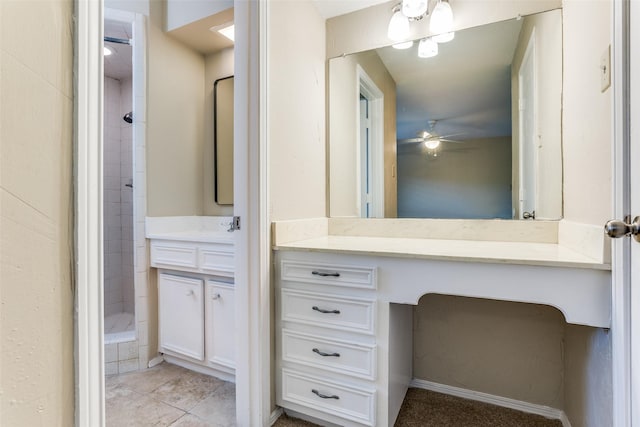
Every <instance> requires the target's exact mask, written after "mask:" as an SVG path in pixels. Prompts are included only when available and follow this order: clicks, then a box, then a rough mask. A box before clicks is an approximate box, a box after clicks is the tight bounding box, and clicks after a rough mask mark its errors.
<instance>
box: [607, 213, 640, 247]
mask: <svg viewBox="0 0 640 427" xmlns="http://www.w3.org/2000/svg"><path fill="white" fill-rule="evenodd" d="M627 221H628V219H627ZM604 232H605V233H607V236H609V237H611V238H613V239H617V238H619V237H624V236H628V235H632V236H633V238H634V239H636V241H637V242H640V216H637V217H635V218H634V219H633V222H632V223H631V224H629V223H627V222H625V221H620V220H617V219H612V220H610V221H607V223H606V224H605V225H604Z"/></svg>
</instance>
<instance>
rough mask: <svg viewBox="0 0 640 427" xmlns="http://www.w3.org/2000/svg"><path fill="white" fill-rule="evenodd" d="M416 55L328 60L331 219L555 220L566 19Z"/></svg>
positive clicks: (475, 31)
mask: <svg viewBox="0 0 640 427" xmlns="http://www.w3.org/2000/svg"><path fill="white" fill-rule="evenodd" d="M418 45H419V40H416V41H414V43H413V46H411V47H409V48H408V49H402V50H401V49H395V48H393V47H391V46H388V47H384V48H380V49H374V50H370V51H365V52H359V53H355V54H349V55H344V56H340V57H337V58H332V59H330V60H329V77H328V80H329V86H328V90H329V123H330V124H329V131H328V132H329V162H330V172H329V177H330V215H331V216H332V217H377V218H382V217H396V216H397V217H408V218H411V217H413V218H482V219H490V218H500V219H559V218H560V217H561V216H562V143H561V113H562V111H561V102H562V98H561V96H562V11H561V10H560V9H556V10H552V11H548V12H543V13H538V14H533V15H529V16H526V17H521V18H519V19H513V20H509V21H502V22H496V23H491V24H487V25H482V26H478V27H474V28H469V29H465V30H461V31H457V32H456V33H455V37H454V39H453V40H451V41H449V42H446V43H438V54H437V55H436V56H434V57H429V58H421V57H419V56H418ZM436 141H437V142H436ZM427 142H429V144H427Z"/></svg>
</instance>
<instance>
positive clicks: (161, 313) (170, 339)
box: [151, 239, 235, 380]
mask: <svg viewBox="0 0 640 427" xmlns="http://www.w3.org/2000/svg"><path fill="white" fill-rule="evenodd" d="M233 256H234V251H233V243H231V242H226V241H225V242H217V243H215V242H197V241H173V240H170V239H152V240H151V266H152V267H156V268H158V317H159V351H160V352H161V353H163V355H164V358H165V359H166V360H168V361H170V362H173V363H176V364H179V365H182V366H185V367H187V368H191V369H194V370H198V371H201V372H205V373H209V374H212V375H214V376H218V377H220V378H222V379H225V380H233V377H234V374H235V297H234V294H235V290H234V286H235V284H234V280H233V278H234V274H233V269H234V260H233Z"/></svg>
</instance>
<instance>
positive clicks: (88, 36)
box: [74, 0, 271, 427]
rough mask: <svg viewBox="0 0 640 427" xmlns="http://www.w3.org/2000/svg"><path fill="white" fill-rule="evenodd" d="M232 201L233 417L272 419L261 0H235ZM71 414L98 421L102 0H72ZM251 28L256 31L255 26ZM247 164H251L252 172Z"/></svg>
mask: <svg viewBox="0 0 640 427" xmlns="http://www.w3.org/2000/svg"><path fill="white" fill-rule="evenodd" d="M234 6H235V8H236V9H235V13H234V15H235V24H236V53H235V67H236V73H235V75H236V88H237V92H236V94H235V99H236V100H239V102H237V101H236V102H234V104H235V106H234V109H235V111H234V112H235V125H234V133H235V138H236V141H237V145H236V148H235V150H236V153H234V180H238V185H236V186H235V195H234V203H236V207H235V208H234V210H235V211H236V215H239V216H241V217H242V223H241V230H239V231H237V232H236V233H237V236H236V239H237V240H236V254H237V256H236V267H237V268H238V270H237V271H238V273H239V274H238V276H237V278H236V282H237V283H243V286H238V287H237V288H236V292H237V294H236V297H237V301H239V303H238V302H237V303H236V307H237V308H238V309H237V310H236V321H237V323H236V328H237V331H236V332H237V335H236V336H237V337H238V338H239V339H238V343H237V344H236V350H237V352H236V354H237V360H236V394H237V396H239V398H236V400H237V401H239V404H238V405H237V406H236V416H237V422H238V425H243V426H248V427H254V426H256V427H257V426H264V425H268V424H269V418H270V399H269V396H270V384H271V382H270V335H269V331H270V304H269V302H270V294H269V284H270V280H269V277H270V276H269V275H270V269H269V253H270V246H269V238H270V236H269V217H268V215H267V213H268V210H267V188H268V187H267V180H266V177H267V146H266V140H265V138H266V132H265V128H266V113H265V112H266V108H265V105H266V84H265V82H266V69H267V68H266V22H267V21H266V14H267V10H268V8H267V3H266V2H253V1H251V2H242V1H240V2H236V3H235V5H234ZM74 7H75V18H76V19H75V32H74V34H75V38H74V52H75V53H74V72H75V78H76V80H75V96H74V133H75V138H74V145H75V149H74V157H75V158H74V186H75V188H74V191H75V196H76V197H75V244H74V249H75V310H76V312H75V324H74V338H75V365H76V372H75V373H76V376H75V377H76V380H75V381H76V388H75V424H76V426H78V427H84V426H96V427H99V426H104V424H105V402H104V398H105V391H104V390H105V383H104V345H103V323H104V319H103V295H102V294H103V278H102V276H103V272H102V270H103V248H102V242H103V213H102V204H103V202H102V192H103V178H102V145H103V135H102V128H103V106H102V103H103V99H104V94H103V87H102V86H103V85H102V75H103V68H104V67H103V52H102V46H103V36H104V27H103V25H104V24H103V22H104V15H103V11H104V0H74ZM256 28H257V29H258V31H254V29H256ZM249 171H258V173H253V172H252V173H251V174H249Z"/></svg>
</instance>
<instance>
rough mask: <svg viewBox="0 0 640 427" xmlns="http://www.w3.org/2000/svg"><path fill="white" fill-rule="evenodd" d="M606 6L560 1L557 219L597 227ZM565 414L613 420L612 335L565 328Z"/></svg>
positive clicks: (601, 204)
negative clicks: (560, 215)
mask: <svg viewBox="0 0 640 427" xmlns="http://www.w3.org/2000/svg"><path fill="white" fill-rule="evenodd" d="M611 9H612V2H611V1H610V0H609V1H580V0H565V1H564V8H563V30H564V49H563V52H564V93H563V123H562V130H563V133H562V144H563V154H564V155H563V163H564V164H563V167H564V217H565V218H566V219H568V220H571V221H575V222H583V223H587V224H594V225H602V224H604V223H605V221H607V220H608V219H610V218H611V214H612V209H613V208H612V206H613V204H612V195H611V179H612V175H611V174H612V171H611V155H612V150H611V147H612V143H611V135H612V132H611V126H612V123H611V111H612V110H611V109H612V99H611V98H612V91H611V89H608V90H607V91H606V92H604V93H601V92H600V69H599V65H600V56H601V54H602V53H603V52H604V51H605V49H606V48H607V46H609V44H610V43H611ZM566 334H567V346H566V360H567V363H566V372H565V384H566V385H565V388H566V390H565V405H566V406H565V410H566V413H567V415H568V416H569V420H570V421H571V423H572V425H573V426H574V427H578V426H579V427H597V426H606V425H611V423H612V414H613V412H612V411H613V407H612V404H613V403H612V394H613V392H612V386H611V336H610V334H607V333H606V332H605V331H602V330H599V329H594V328H582V327H568V328H567V332H566Z"/></svg>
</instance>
